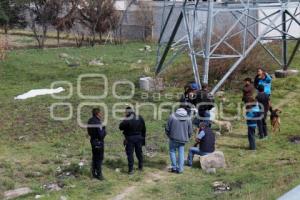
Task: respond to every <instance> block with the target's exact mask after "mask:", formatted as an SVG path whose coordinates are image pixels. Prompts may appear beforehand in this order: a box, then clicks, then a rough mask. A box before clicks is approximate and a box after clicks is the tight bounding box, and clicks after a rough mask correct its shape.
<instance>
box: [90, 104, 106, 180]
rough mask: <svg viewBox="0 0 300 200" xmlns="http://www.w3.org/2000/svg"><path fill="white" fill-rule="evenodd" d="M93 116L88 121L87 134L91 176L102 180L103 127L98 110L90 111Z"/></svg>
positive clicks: (104, 131) (104, 134) (104, 132)
mask: <svg viewBox="0 0 300 200" xmlns="http://www.w3.org/2000/svg"><path fill="white" fill-rule="evenodd" d="M92 114H93V116H92V117H91V118H90V119H89V121H88V128H87V131H88V134H89V136H90V142H91V146H92V153H93V156H92V175H93V177H94V178H96V179H99V180H104V178H103V175H102V162H103V159H104V138H105V136H106V130H105V126H103V125H102V122H101V118H102V114H101V112H100V109H99V108H94V109H93V110H92Z"/></svg>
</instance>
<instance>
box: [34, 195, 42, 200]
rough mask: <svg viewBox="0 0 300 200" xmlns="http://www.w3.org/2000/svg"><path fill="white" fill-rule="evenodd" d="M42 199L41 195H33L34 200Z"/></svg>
mask: <svg viewBox="0 0 300 200" xmlns="http://www.w3.org/2000/svg"><path fill="white" fill-rule="evenodd" d="M42 197H43V195H39V194H37V195H35V197H34V198H35V199H40V198H42Z"/></svg>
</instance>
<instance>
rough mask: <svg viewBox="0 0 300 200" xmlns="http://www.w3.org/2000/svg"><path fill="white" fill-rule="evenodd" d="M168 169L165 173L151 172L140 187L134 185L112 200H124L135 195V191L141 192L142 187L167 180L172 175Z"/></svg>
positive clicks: (139, 184)
mask: <svg viewBox="0 0 300 200" xmlns="http://www.w3.org/2000/svg"><path fill="white" fill-rule="evenodd" d="M167 170H168V169H167V168H166V169H165V170H163V171H157V172H151V173H148V174H147V175H146V177H145V179H144V180H143V181H142V182H140V183H138V185H132V186H129V187H127V188H125V189H124V190H123V191H122V192H121V193H120V194H118V195H117V196H115V197H113V198H111V200H124V199H126V198H127V197H128V196H129V195H130V194H131V193H134V192H135V191H137V190H139V189H140V188H141V187H142V186H145V185H148V184H153V183H156V182H158V181H162V180H164V179H166V178H167V177H168V176H170V174H169V173H168V172H167Z"/></svg>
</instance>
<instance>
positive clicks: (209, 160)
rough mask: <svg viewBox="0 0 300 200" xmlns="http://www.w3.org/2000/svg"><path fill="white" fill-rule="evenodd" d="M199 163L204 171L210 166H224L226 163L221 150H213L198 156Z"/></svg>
mask: <svg viewBox="0 0 300 200" xmlns="http://www.w3.org/2000/svg"><path fill="white" fill-rule="evenodd" d="M200 165H201V168H202V169H203V170H204V171H206V170H207V169H210V168H216V169H218V168H225V167H226V163H225V157H224V153H223V152H222V151H215V152H214V153H211V154H208V155H206V156H200Z"/></svg>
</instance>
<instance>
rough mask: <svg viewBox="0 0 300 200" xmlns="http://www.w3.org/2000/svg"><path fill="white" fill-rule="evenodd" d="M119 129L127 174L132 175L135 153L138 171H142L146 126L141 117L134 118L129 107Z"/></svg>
mask: <svg viewBox="0 0 300 200" xmlns="http://www.w3.org/2000/svg"><path fill="white" fill-rule="evenodd" d="M119 129H120V130H121V131H123V134H124V136H125V140H124V145H125V150H126V154H127V159H128V173H129V174H133V164H134V157H133V153H134V151H135V154H136V157H137V159H138V161H139V170H143V150H142V146H143V145H145V138H146V126H145V121H144V119H143V118H142V117H141V116H136V114H135V113H134V111H133V109H132V108H131V107H127V108H126V110H125V119H124V120H123V121H122V122H121V123H120V126H119Z"/></svg>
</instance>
